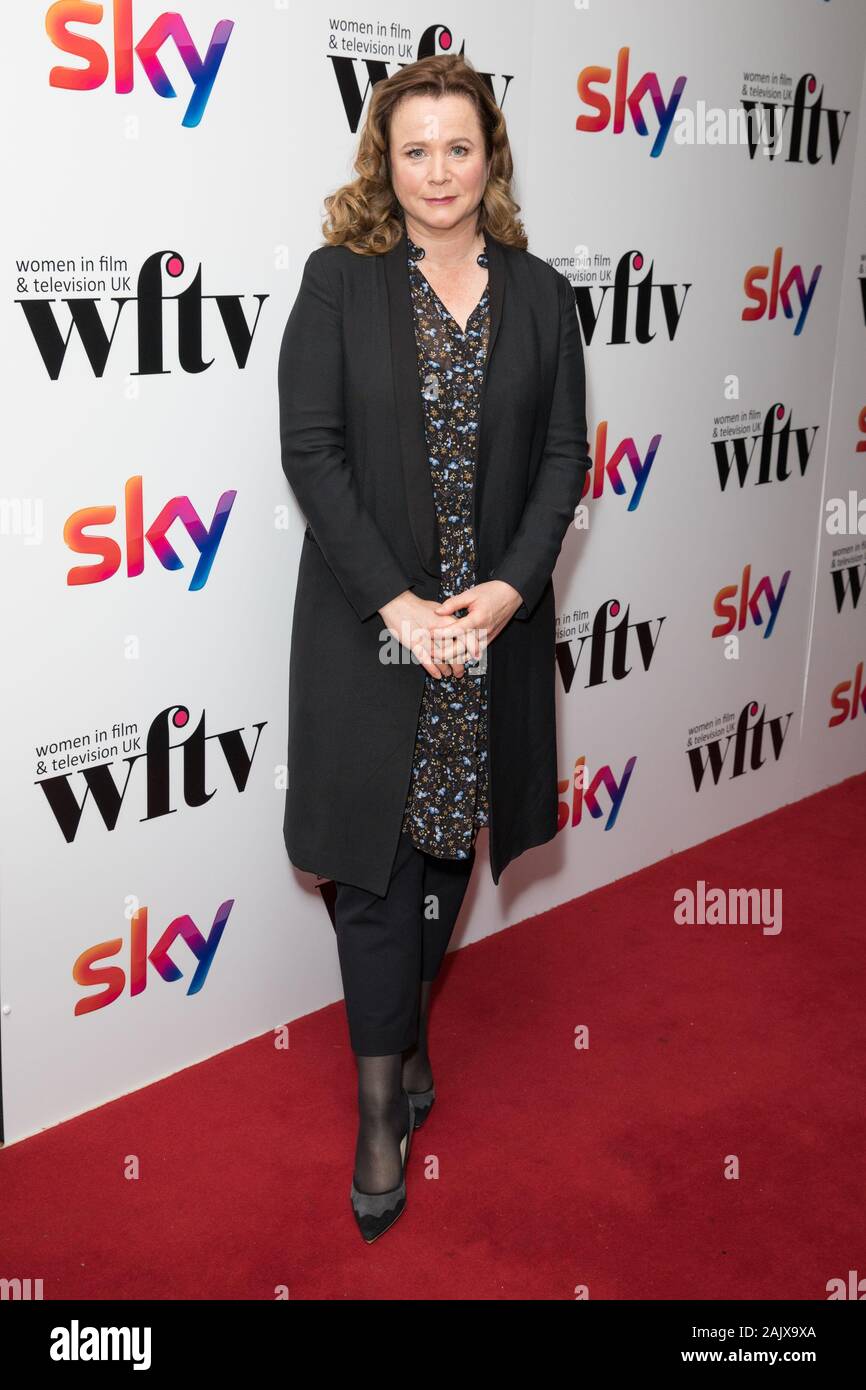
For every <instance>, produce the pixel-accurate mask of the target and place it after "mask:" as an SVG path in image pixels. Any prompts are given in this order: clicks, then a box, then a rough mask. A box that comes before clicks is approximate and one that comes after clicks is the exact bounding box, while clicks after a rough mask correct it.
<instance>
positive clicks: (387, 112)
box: [322, 53, 528, 256]
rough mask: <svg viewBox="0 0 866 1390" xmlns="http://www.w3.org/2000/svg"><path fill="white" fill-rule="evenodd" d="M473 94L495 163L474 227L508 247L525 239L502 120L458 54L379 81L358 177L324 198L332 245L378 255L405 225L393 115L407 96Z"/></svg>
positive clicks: (439, 57)
mask: <svg viewBox="0 0 866 1390" xmlns="http://www.w3.org/2000/svg"><path fill="white" fill-rule="evenodd" d="M419 94H420V95H423V96H446V95H450V94H453V95H457V96H465V97H468V98H469V100H470V101H471V102H472V104H473V106H474V107H475V110H476V112H477V113H478V119H479V122H480V124H481V130H482V132H483V135H484V146H485V153H486V158H487V159H488V160H489V161H490V174H489V176H488V179H487V187H486V188H485V190H484V196H483V198H482V199H481V203H480V204H479V208H478V223H477V227H476V231H479V232H480V231H483V230H485V229H486V230H487V231H489V232H490V235H491V236H493V237H495V238H496V239H497V240H498V241H502V242H504V243H505V244H506V245H507V246H516V247H518V248H519V249H520V250H521V251H525V250H526V248H527V245H528V240H527V236H526V232H525V230H524V226H523V223H522V222H521V220H520V218H519V217H518V216H517V213H518V212H519V211H520V204H519V203H517V202H515V200H514V198H513V196H512V192H511V182H512V178H513V175H514V165H513V162H512V158H511V146H510V144H509V143H508V132H507V130H506V126H505V118H504V116H503V115H502V112H501V111H500V109H499V107H498V106H497V104H496V102H495V101H494V99H493V97H492V96H491V95H490V91H489V90H488V88H487V86H486V85H485V83H484V81H483V80H482V78H481V77H480V76H479V75H478V73H477V72H476V70H475V68H474V67H473V66H472V64H471V63H469V62H468V61H467V59H465V58H464V57H463V56H462V55H461V54H459V53H442V54H436V55H434V56H433V57H431V58H421V59H420V60H419V61H418V62H417V63H408V64H407V65H406V67H404V68H400V69H398V71H397V72H395V73H394V75H393V76H392V77H388V78H386V79H385V80H384V81H382V82H377V83H376V85H375V86H374V88H373V91H372V94H371V96H370V105H369V109H368V111H367V119H366V121H365V123H364V126H363V129H362V131H361V135H360V138H359V140H358V150H357V153H356V156H355V163H354V168H355V170H356V172H357V175H358V177H357V178H355V179H353V180H352V182H351V183H346V184H343V186H342V187H341V188H338V189H337V191H336V192H335V193H331V194H330V195H329V197H327V198H325V200H324V205H325V208H326V210H327V217H326V218H325V221H324V222H323V223H322V234H323V236H324V238H325V241H326V242H329V243H330V244H331V245H332V246H348V247H349V249H350V250H351V251H355V252H356V253H357V254H358V255H359V256H381V255H383V254H384V253H385V252H386V251H390V250H391V249H392V247H394V246H396V244H397V242H398V241H399V240H400V238H401V237H402V235H403V233H404V230H405V224H404V220H403V210H402V208H401V206H400V204H399V202H398V201H397V198H396V195H395V193H394V189H393V187H392V184H391V168H390V156H389V147H390V131H391V116H392V114H393V112H394V108H395V107H396V105H397V103H398V102H399V101H402V100H403V99H404V98H405V97H410V96H416V95H419Z"/></svg>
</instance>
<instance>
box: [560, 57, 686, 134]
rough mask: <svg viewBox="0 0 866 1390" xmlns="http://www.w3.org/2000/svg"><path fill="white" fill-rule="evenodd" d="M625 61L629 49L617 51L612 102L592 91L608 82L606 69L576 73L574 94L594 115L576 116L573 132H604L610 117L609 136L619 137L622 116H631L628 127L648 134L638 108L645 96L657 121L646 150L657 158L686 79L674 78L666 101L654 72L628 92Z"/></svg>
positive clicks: (639, 79)
mask: <svg viewBox="0 0 866 1390" xmlns="http://www.w3.org/2000/svg"><path fill="white" fill-rule="evenodd" d="M628 58H629V50H628V49H627V48H621V49H620V50H619V52H618V53H617V55H616V81H615V85H614V91H613V101H612V102H611V99H610V98H609V97H608V96H607V95H606V93H604V92H601V91H596V90H594V88H596V87H602V86H605V85H606V84H607V83H608V82H609V81H610V78H611V69H610V68H603V67H588V68H582V69H581V71H580V72H579V73H578V75H577V95H578V96H579V97H580V99H581V101H582V102H583V103H584V104H585V105H586V106H593V107H595V111H596V114H595V115H594V116H585V115H582V116H578V118H577V121H576V122H575V129H577V130H586V131H589V132H590V133H595V132H597V131H599V130H606V129H607V127H608V126H609V125H610V121H611V114H612V115H613V133H614V135H621V134H622V132H623V131H624V130H625V123H626V116H627V115H628V116H630V117H631V121H632V125H633V126H634V128H635V130H636V131H637V133H638V135H649V126H648V125H647V122H646V117H645V115H644V112H643V109H642V104H643V100H644V97H646V96H649V98H650V103H651V106H652V110H653V112H654V114H655V117H656V120H657V121H658V131H657V132H656V137H655V140H654V141H653V147H652V149H651V150H650V156H651V157H652V158H653V159H658V157H659V155H660V154H661V152H662V150H663V149H664V147H665V141H666V140H667V138H668V132H669V131H670V128H671V125H672V123H673V119H674V116H675V115H676V110H677V107H678V106H679V104H680V97H681V96H682V94H683V89H684V87H685V85H686V79H685V78H684V77H678V78H677V79H676V81H675V82H674V85H673V88H672V89H671V94H670V97H669V98H668V99H667V100H665V97H664V95H663V93H662V89H661V83H660V82H659V79H658V76H657V74H656V73H654V72H645V73H643V75H642V76H641V77H639V78H638V80H637V82H635V84H634V86H633V87H632V89H631V91H629V90H628Z"/></svg>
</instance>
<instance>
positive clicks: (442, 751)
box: [402, 234, 490, 859]
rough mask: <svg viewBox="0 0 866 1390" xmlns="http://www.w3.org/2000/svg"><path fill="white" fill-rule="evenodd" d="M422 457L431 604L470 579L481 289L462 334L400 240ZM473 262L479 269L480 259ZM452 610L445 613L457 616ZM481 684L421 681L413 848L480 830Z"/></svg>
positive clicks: (457, 844) (410, 828) (450, 851)
mask: <svg viewBox="0 0 866 1390" xmlns="http://www.w3.org/2000/svg"><path fill="white" fill-rule="evenodd" d="M406 242H407V251H408V259H409V283H410V286H411V292H412V306H413V312H414V320H415V342H416V347H417V352H418V374H419V382H420V391H421V396H422V400H423V403H424V429H425V437H426V441H427V454H428V460H429V464H430V474H431V479H432V483H433V495H434V499H435V503H436V516H437V520H438V524H439V551H440V568H441V575H442V584H441V595H440V602H441V601H442V600H444V599H446V598H450V597H451V595H452V594H456V593H462V591H463V590H464V589H468V588H471V587H472V585H474V584H475V583H476V582H477V581H476V574H475V564H476V557H475V537H474V531H473V524H472V521H473V518H472V506H473V487H474V477H475V466H476V448H477V437H478V421H479V405H480V400H481V386H482V383H483V380H484V370H485V363H486V358H487V345H488V341H489V333H490V299H489V288H490V287H489V282H488V284H487V285H486V286H485V288H484V293H483V294H482V296H481V298H480V300H479V301H478V303H477V304H476V306H475V308H474V309H473V310H472V313H471V314H470V315H469V319H468V321H467V323H466V331H465V333H464V332H461V330H460V327H459V325H458V324H457V323H456V322H455V320H454V319H453V318H452V316H451V315H450V314H449V312H448V310H447V309H446V308H445V305H444V304H443V303H442V301H441V299H440V298H439V296H438V295H437V294H436V292H435V290H434V289H433V287H432V286H431V285H430V283H429V281H428V280H427V278H426V276H424V275H423V274H422V272H421V271H420V270H419V269H418V266H417V262H419V261H420V260H422V259H423V257H424V248H423V247H422V246H419V245H418V244H417V243H416V242H414V241H412V239H411V238H410V237H409V236H408V234H407V235H406ZM477 259H478V264H479V265H481V266H487V265H488V260H487V254H486V252H485V251H482V252H481V254H480V255H479V256H478V258H477ZM466 611H467V610H466V609H465V608H461V609H459V610H458V612H457V613H456V614H455V615H454V616H455V617H458V618H459V617H464V616H465V614H466ZM488 795H489V793H488V780H487V681H486V675H485V674H484V673H483V672H481V673H478V674H474V675H473V674H472V667H471V666H467V667H465V669H464V674H463V675H462V676H461V677H460V679H458V678H457V677H456V676H443V677H442V678H441V679H440V680H436V679H435V677H433V676H430V675H428V676H427V677H426V680H425V683H424V690H423V695H422V700H421V712H420V716H419V719H418V729H417V733H416V739H415V752H414V756H413V762H412V773H411V779H410V784H409V795H408V798H407V802H406V809H405V813H404V817H403V824H402V830H403V832H405V833H407V834H408V835H409V837H410V838H411V840H412V843H413V844H414V845H415V847H416V848H417V849H421V850H424V851H425V852H426V853H428V854H433V855H435V856H437V857H438V858H440V859H467V858H468V857H469V856H470V854H471V853H472V847H473V844H474V841H475V835H476V832H477V830H478V827H479V826H481V825H486V824H487V823H488V815H489V805H488Z"/></svg>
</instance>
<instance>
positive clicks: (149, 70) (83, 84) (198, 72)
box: [45, 0, 235, 127]
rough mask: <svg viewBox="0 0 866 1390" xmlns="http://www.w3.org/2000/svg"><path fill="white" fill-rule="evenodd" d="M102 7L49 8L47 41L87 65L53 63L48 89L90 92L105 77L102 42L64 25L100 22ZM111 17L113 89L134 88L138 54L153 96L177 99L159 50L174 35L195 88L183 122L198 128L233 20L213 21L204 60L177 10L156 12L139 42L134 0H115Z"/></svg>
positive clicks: (75, 0)
mask: <svg viewBox="0 0 866 1390" xmlns="http://www.w3.org/2000/svg"><path fill="white" fill-rule="evenodd" d="M105 9H106V6H104V5H97V4H94V3H93V0H57V3H56V4H54V5H51V6H50V7H49V9H48V12H47V14H46V15H45V29H46V32H47V34H48V37H49V38H50V40H51V42H52V43H53V44H54V46H55V48H59V49H60V51H61V52H62V53H70V54H72V55H73V56H74V57H75V58H81V59H83V61H84V62H85V64H86V66H85V67H83V68H81V67H62V66H57V67H53V68H52V69H51V71H50V72H49V74H48V85H49V86H50V87H62V88H65V89H66V90H67V91H70V92H92V91H94V90H95V89H96V88H97V87H101V86H102V84H103V82H105V81H106V79H107V78H108V75H109V71H110V66H111V63H110V58H109V54H108V53H107V52H106V50H105V49H104V48H103V46H102V44H101V43H99V42H98V40H97V39H95V38H90V37H88V36H87V35H86V34H76V33H74V32H72V31H71V30H70V29H69V28H68V26H69V25H70V24H90V25H95V24H100V23H101V22H102V16H103V12H104V10H105ZM113 17H114V43H113V45H112V52H113V57H114V90H115V91H116V92H118V93H126V92H131V91H132V89H133V85H134V79H135V59H136V58H138V60H139V62H140V63H141V66H142V67H143V68H144V71H145V75H146V76H147V79H148V81H149V82H150V85H151V86H152V87H153V90H154V91H155V92H156V94H157V96H161V97H176V96H177V92H176V91H175V90H174V87H172V85H171V82H170V81H169V76H168V73H167V72H166V70H165V68H164V67H163V65H162V63H161V62H160V58H159V50H160V49H161V48H162V46H163V45H164V44H165V43H167V42H168V40H169V39H173V40H174V44H175V46H176V48H177V51H178V53H179V54H180V56H181V58H182V60H183V64H184V67H185V68H186V70H187V72H188V73H189V75H190V78H191V80H192V86H193V91H192V96H191V97H190V99H189V104H188V105H187V108H186V110H185V112H184V113H183V120H182V121H181V125H185V126H188V127H193V126H197V125H198V124H199V122H200V121H201V118H202V116H203V115H204V109H205V107H206V106H207V103H208V99H209V97H210V94H211V91H212V90H213V85H214V82H215V81H216V75H217V73H218V71H219V68H220V64H221V63H222V60H223V58H224V56H225V51H226V44H227V43H228V41H229V35H230V34H231V32H232V29H233V28H234V27H235V26H234V20H231V19H221V20H219V21H218V22H217V24H216V25H215V26H214V31H213V34H212V35H211V41H210V44H209V45H208V49H207V52H206V53H205V55H204V57H203V58H202V57H201V56H200V54H199V51H198V49H197V48H196V46H195V43H194V42H193V38H192V35H191V34H190V32H189V29H188V28H187V27H186V23H185V21H184V20H183V18H182V17H181V15H179V14H178V13H177V12H176V11H171V12H167V13H165V14H161V15H159V17H158V18H157V19H155V20H154V21H153V23H152V24H151V26H150V28H149V29H148V30H147V32H146V33H144V34H142V36H141V38H140V39H139V40H138V42H137V43H136V42H135V39H134V35H133V24H132V0H114V5H113Z"/></svg>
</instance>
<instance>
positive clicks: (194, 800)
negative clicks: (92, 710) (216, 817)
mask: <svg viewBox="0 0 866 1390" xmlns="http://www.w3.org/2000/svg"><path fill="white" fill-rule="evenodd" d="M188 722H189V710H188V708H187V707H186V705H168V706H167V707H166V709H164V710H161V711H160V713H159V714H158V715H157V716H156V718H155V719H154V721H153V723H152V724H151V726H150V728H149V729H148V731H147V738H146V740H145V752H143V753H133V754H132V755H131V756H129V757H125V758H123V759H122V761H123V762H125V763H128V764H129V766H128V768H127V772H126V780H125V782H124V783H123V786H122V788H121V787H118V786H117V785H116V783H115V781H114V776H113V773H112V767H113V766H114V760H111V761H109V762H100V763H97V764H96V765H95V766H93V767H83V768H81V770H80V771H76V772H64V773H58V774H57V775H56V776H54V777H45V778H43V779H42V780H41V781H37V782H36V784H35V785H36V786H37V787H41V789H42V791H43V793H44V795H45V799H46V801H47V802H48V805H49V806H50V807H51V810H52V812H53V814H54V818H55V820H56V821H57V824H58V825H59V827H60V829H61V831H62V832H63V838H64V839H65V840H66V841H67V842H68V843H70V844H71V843H72V841H73V840H74V839H75V836H76V834H77V833H78V827H79V825H80V824H81V817H82V816H83V814H84V808H85V806H86V805H87V801H88V798H90V799H91V800H92V801H93V802H95V803H96V809H97V811H98V812H99V814H100V816H101V817H102V822H103V824H104V826H105V828H106V830H114V829H115V828H116V826H117V822H118V819H119V817H120V812H121V810H122V809H123V806H124V803H125V801H126V795H127V792H128V790H129V784H130V780H131V779H132V774H133V772H134V771H135V770H136V766H137V764H139V763H141V764H142V769H143V774H144V793H145V814H144V815H143V816H141V817H140V819H141V820H143V821H145V820H155V819H156V818H157V817H159V816H170V815H174V812H175V810H176V809H179V808H177V807H174V806H172V804H171V801H172V778H171V754H172V753H173V752H174V753H176V752H180V755H181V772H182V776H181V778H180V787H179V788H178V790H179V791H180V792H181V796H182V799H183V802H184V803H185V805H187V806H191V807H198V806H204V805H206V803H207V802H208V801H210V799H211V797H213V796H216V795H217V793H216V791H215V790H214V791H208V790H207V782H208V775H207V774H208V771H211V770H212V769H211V768H209V767H208V766H207V754H208V745H209V744H211V745H212V744H213V740H214V739H215V740H216V741H217V743H218V744H219V747H220V751H221V753H222V755H223V758H224V760H225V763H226V765H227V767H228V770H229V772H230V774H231V777H232V781H233V782H234V784H235V786H236V787H237V790H238V791H239V792H243V791H245V790H246V785H247V781H248V779H249V775H250V769H251V768H252V765H253V758H254V757H255V755H256V750H257V748H258V746H259V739H260V738H261V734H262V729H263V728H264V727H265V725H266V723H267V722H268V721H267V720H266V719H263V720H262V721H261V722H260V723H258V724H254V725H253V728H254V729H255V730H256V731H257V732H256V739H255V743H254V745H253V750H252V752H251V753H248V752H247V750H246V747H245V745H244V740H243V737H242V733H243V728H238V729H224V730H223V731H222V732H221V733H218V734H206V733H205V712H204V710H202V714H201V718H200V720H199V722H198V724H197V725H196V727H195V729H193V731H192V733H191V734H190V736H189V738H188V739H186V741H185V742H183V743H170V742H169V723H171V724H172V725H174V727H175V728H178V729H179V728H183V727H184V725H186V724H187V723H188ZM122 734H123V726H122V725H115V726H114V729H113V730H112V735H113V737H114V738H115V739H116V740H117V739H119V738H120V737H121V736H122ZM130 744H133V745H135V746H137V744H138V739H137V738H136V739H133V740H129V739H127V740H125V742H124V745H123V746H125V747H126V746H130ZM79 746H80V740H75V739H71V740H67V741H64V742H62V743H56V744H51V745H49V746H46V745H43V746H42V747H39V748H37V753H38V756H39V758H40V759H41V763H40V770H42V769H43V768H44V769H47V767H48V766H49V765H50V762H51V760H52V759H53V758H55V757H58V758H63V759H64V760H66V759H67V758H68V759H69V761H72V760H73V758H69V752H70V750H74V749H76V748H78V747H79ZM105 751H108V750H107V749H106V750H105ZM91 752H92V753H93V756H98V754H99V750H98V749H94V750H91ZM76 756H78V755H76ZM78 760H79V761H80V760H81V758H80V757H78ZM82 781H83V783H84V790H83V795H82V796H81V800H80V801H79V799H78V796H77V794H76V789H77V788H79V789H80V788H81V785H82ZM137 781H138V782H139V783H140V782H141V776H139V777H138V778H137Z"/></svg>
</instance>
